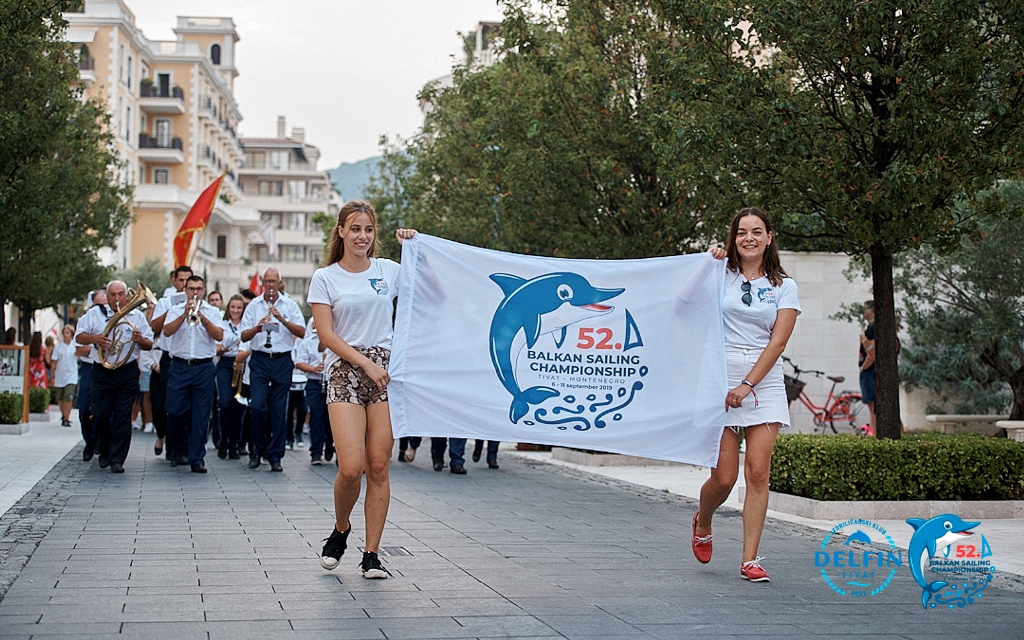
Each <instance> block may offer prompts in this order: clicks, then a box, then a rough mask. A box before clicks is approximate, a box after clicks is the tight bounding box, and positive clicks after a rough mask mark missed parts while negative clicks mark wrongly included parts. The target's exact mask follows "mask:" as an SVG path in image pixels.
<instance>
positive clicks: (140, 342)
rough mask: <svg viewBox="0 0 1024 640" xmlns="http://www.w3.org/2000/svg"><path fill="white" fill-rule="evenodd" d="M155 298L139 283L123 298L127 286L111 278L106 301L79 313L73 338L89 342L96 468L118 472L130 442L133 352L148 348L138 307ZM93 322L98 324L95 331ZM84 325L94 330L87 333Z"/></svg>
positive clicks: (135, 378)
mask: <svg viewBox="0 0 1024 640" xmlns="http://www.w3.org/2000/svg"><path fill="white" fill-rule="evenodd" d="M154 303H156V298H155V297H154V296H153V293H152V292H151V291H149V289H146V287H145V285H142V283H139V290H138V291H136V292H133V293H132V296H131V298H130V299H129V295H128V286H127V285H126V284H125V283H124V282H122V281H120V280H113V281H111V282H110V284H108V285H107V305H106V306H105V307H104V306H103V305H97V306H95V307H93V308H92V309H89V311H88V312H87V313H86V314H85V316H83V318H82V319H83V320H85V319H86V318H87V317H89V316H90V315H92V316H93V317H92V318H90V319H89V321H88V322H87V323H86V324H85V327H86V329H82V328H81V325H79V326H80V328H79V331H78V333H77V334H76V335H75V340H76V341H77V342H78V343H79V344H82V345H92V346H93V349H92V358H93V365H92V371H91V374H92V380H91V383H92V390H91V406H92V413H93V415H94V416H95V417H96V420H97V427H98V433H97V434H96V435H97V453H98V454H99V464H100V468H105V467H106V466H108V465H109V466H110V471H111V472H112V473H124V461H125V458H127V457H128V449H129V447H131V442H132V403H134V402H135V397H136V396H138V395H139V365H138V359H139V354H140V353H141V352H142V351H148V350H149V349H151V348H153V330H152V329H150V327H149V321H148V320H147V319H146V314H145V313H143V312H142V311H141V310H140V307H144V305H146V304H154ZM94 327H101V328H102V330H101V331H96V329H95V328H94ZM86 330H91V331H94V333H87V332H86Z"/></svg>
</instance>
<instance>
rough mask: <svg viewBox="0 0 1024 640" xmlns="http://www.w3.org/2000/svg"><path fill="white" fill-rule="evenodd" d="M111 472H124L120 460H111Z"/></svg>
mask: <svg viewBox="0 0 1024 640" xmlns="http://www.w3.org/2000/svg"><path fill="white" fill-rule="evenodd" d="M110 473H124V467H123V466H122V465H121V463H120V462H111V463H110Z"/></svg>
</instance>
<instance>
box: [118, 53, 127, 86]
mask: <svg viewBox="0 0 1024 640" xmlns="http://www.w3.org/2000/svg"><path fill="white" fill-rule="evenodd" d="M118 61H119V62H120V63H121V73H120V74H119V75H120V79H121V82H126V80H125V77H124V68H125V63H124V45H123V44H122V45H121V57H120V58H118Z"/></svg>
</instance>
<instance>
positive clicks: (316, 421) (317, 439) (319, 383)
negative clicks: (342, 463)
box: [292, 318, 334, 465]
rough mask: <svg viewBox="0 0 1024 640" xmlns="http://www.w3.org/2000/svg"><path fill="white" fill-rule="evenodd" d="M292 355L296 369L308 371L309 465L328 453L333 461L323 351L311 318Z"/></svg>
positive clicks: (317, 461) (332, 439) (314, 463)
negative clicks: (304, 335)
mask: <svg viewBox="0 0 1024 640" xmlns="http://www.w3.org/2000/svg"><path fill="white" fill-rule="evenodd" d="M292 357H293V358H294V359H295V368H296V369H298V370H299V371H302V372H303V373H305V374H306V389H305V391H306V405H307V406H308V407H309V457H310V464H312V465H321V464H323V456H324V454H325V453H328V454H329V455H328V457H327V461H328V462H330V460H331V456H332V455H333V453H334V438H333V436H332V434H331V425H330V422H329V419H328V417H327V392H326V391H325V390H324V381H323V372H324V353H323V350H322V349H321V347H320V338H319V336H317V334H316V325H315V324H314V323H313V319H312V318H310V319H309V323H308V324H307V325H306V337H305V338H303V339H302V340H300V341H298V344H297V345H296V346H295V353H294V355H293V356H292Z"/></svg>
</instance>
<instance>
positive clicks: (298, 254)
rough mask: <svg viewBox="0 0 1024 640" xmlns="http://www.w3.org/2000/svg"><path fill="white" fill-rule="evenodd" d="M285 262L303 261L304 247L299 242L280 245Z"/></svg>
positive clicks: (304, 259) (304, 257)
mask: <svg viewBox="0 0 1024 640" xmlns="http://www.w3.org/2000/svg"><path fill="white" fill-rule="evenodd" d="M281 253H282V254H283V255H284V261H285V262H305V261H306V247H304V246H302V245H301V244H289V245H285V246H283V247H281Z"/></svg>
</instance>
